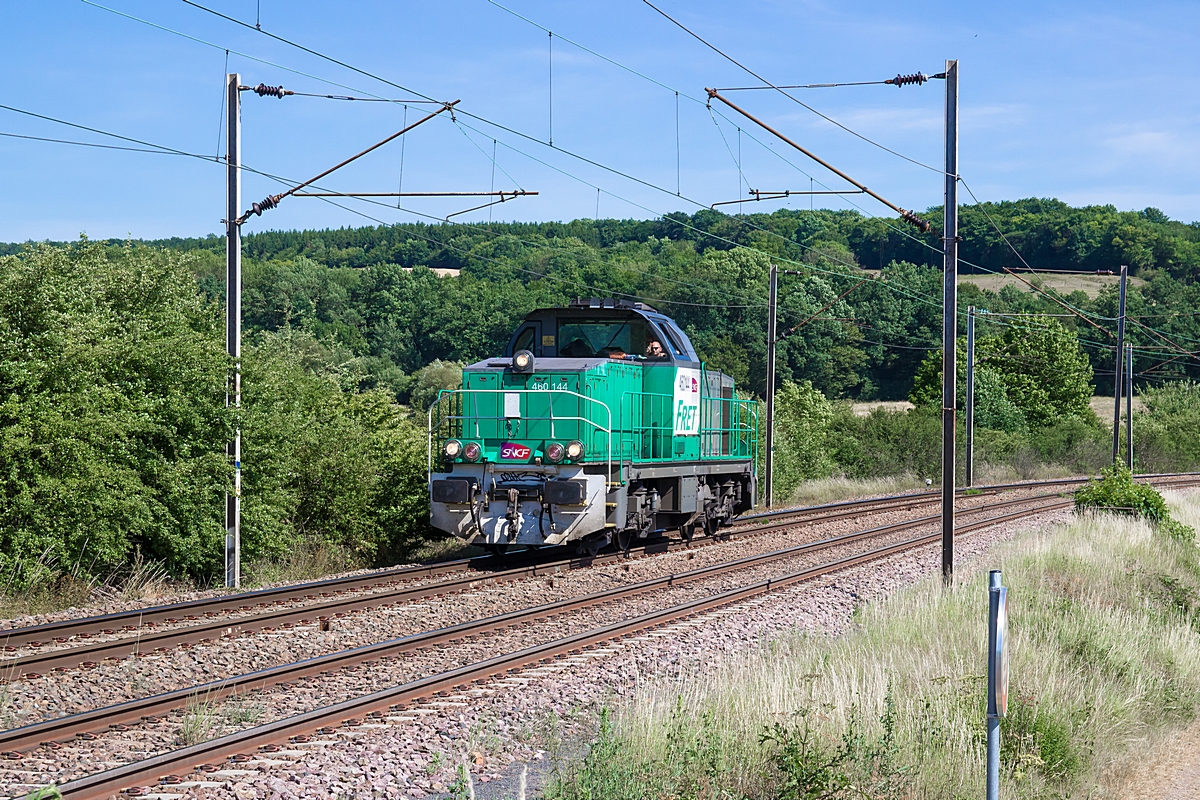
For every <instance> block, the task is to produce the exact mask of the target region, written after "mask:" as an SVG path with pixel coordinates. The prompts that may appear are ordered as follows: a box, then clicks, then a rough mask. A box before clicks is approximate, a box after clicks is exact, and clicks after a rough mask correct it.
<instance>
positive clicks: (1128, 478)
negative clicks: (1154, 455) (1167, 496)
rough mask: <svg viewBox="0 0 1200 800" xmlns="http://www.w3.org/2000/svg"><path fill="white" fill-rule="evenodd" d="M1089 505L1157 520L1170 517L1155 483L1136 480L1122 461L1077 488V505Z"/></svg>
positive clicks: (1085, 506) (1084, 507)
mask: <svg viewBox="0 0 1200 800" xmlns="http://www.w3.org/2000/svg"><path fill="white" fill-rule="evenodd" d="M1088 508H1093V509H1096V510H1099V511H1115V512H1117V513H1119V514H1128V515H1130V516H1135V517H1145V518H1146V519H1148V520H1150V521H1151V522H1156V523H1157V522H1162V521H1163V520H1165V519H1168V518H1169V517H1170V512H1169V511H1168V510H1167V504H1166V502H1165V501H1164V500H1163V496H1162V495H1161V494H1159V493H1158V492H1157V491H1156V490H1155V489H1154V487H1152V486H1148V485H1146V484H1144V483H1137V482H1135V481H1134V480H1133V475H1132V474H1131V473H1130V471H1129V470H1128V469H1127V468H1126V467H1125V466H1123V465H1121V464H1113V465H1112V466H1111V467H1109V468H1107V469H1106V470H1104V473H1103V475H1102V476H1101V477H1100V479H1099V480H1090V481H1088V482H1087V484H1086V485H1084V486H1081V487H1080V488H1079V489H1077V490H1076V491H1075V509H1076V510H1077V511H1082V510H1084V509H1088Z"/></svg>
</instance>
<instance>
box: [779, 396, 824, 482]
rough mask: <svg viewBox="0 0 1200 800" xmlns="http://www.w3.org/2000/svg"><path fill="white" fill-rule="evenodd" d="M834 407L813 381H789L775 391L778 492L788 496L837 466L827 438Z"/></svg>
mask: <svg viewBox="0 0 1200 800" xmlns="http://www.w3.org/2000/svg"><path fill="white" fill-rule="evenodd" d="M832 415H833V406H832V404H831V403H830V402H829V400H827V399H826V398H825V395H823V394H821V392H820V391H818V390H817V389H814V388H813V385H812V383H810V382H809V381H804V382H803V383H791V382H788V383H785V384H783V386H782V387H780V389H779V390H778V391H777V392H776V393H775V459H774V461H775V465H774V470H775V475H774V479H775V491H776V493H777V495H778V496H779V497H780V498H786V497H788V496H789V495H790V494H791V493H792V492H793V491H795V489H796V487H797V486H799V485H800V482H801V481H804V480H810V479H812V478H824V477H826V476H828V475H829V474H830V472H831V471H832V469H833V463H832V462H831V461H830V459H829V455H828V447H827V441H826V440H827V437H828V435H829V421H830V419H831V417H832Z"/></svg>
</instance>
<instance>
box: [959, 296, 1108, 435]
mask: <svg viewBox="0 0 1200 800" xmlns="http://www.w3.org/2000/svg"><path fill="white" fill-rule="evenodd" d="M976 352H977V355H978V359H979V363H980V364H982V365H986V366H987V368H989V369H991V370H993V371H995V372H996V374H997V375H999V376H1000V379H1001V380H1002V381H1003V383H1004V387H1005V391H1006V393H1007V395H1008V398H1009V399H1010V400H1011V401H1012V402H1013V403H1014V404H1015V405H1016V406H1017V408H1019V409H1020V410H1021V411H1022V413H1023V414H1024V415H1025V419H1026V420H1027V421H1028V423H1029V425H1030V427H1032V428H1039V427H1042V426H1045V425H1048V424H1050V423H1051V422H1053V421H1054V420H1056V419H1058V418H1061V417H1081V418H1089V417H1091V416H1093V415H1092V411H1091V408H1090V406H1089V405H1088V403H1089V401H1090V400H1091V397H1092V366H1091V364H1090V363H1089V362H1088V359H1087V356H1086V355H1085V354H1084V353H1083V350H1082V348H1081V347H1080V346H1079V339H1078V337H1077V336H1076V335H1075V332H1074V331H1071V330H1068V329H1067V328H1066V327H1065V326H1063V325H1062V323H1060V322H1059V321H1058V320H1056V319H1051V318H1040V319H1030V320H1017V321H1012V322H1010V323H1009V325H1008V327H1007V328H1005V330H1004V333H1002V334H1001V335H1000V336H997V337H987V338H984V339H981V340H980V341H979V342H977V351H976Z"/></svg>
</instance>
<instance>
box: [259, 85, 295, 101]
mask: <svg viewBox="0 0 1200 800" xmlns="http://www.w3.org/2000/svg"><path fill="white" fill-rule="evenodd" d="M254 93H255V94H256V95H258V96H259V97H278V98H280V99H282V98H283V96H284V95H289V94H295V92H290V91H288V90H287V89H284V88H283V87H282V86H267V85H266V84H265V83H260V84H259V85H258V86H255V87H254Z"/></svg>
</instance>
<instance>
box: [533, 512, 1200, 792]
mask: <svg viewBox="0 0 1200 800" xmlns="http://www.w3.org/2000/svg"><path fill="white" fill-rule="evenodd" d="M1168 501H1169V503H1170V504H1171V506H1172V514H1173V516H1175V517H1176V518H1177V519H1179V520H1180V521H1181V522H1182V523H1185V524H1190V525H1195V524H1196V523H1197V522H1198V521H1200V497H1198V496H1196V495H1191V496H1182V495H1178V494H1169V495H1168ZM987 566H998V567H1000V568H1002V569H1003V570H1004V579H1005V584H1006V585H1007V586H1008V587H1009V591H1010V594H1009V602H1010V623H1009V631H1010V636H1011V644H1010V647H1011V649H1010V653H1011V657H1012V682H1011V685H1010V692H1009V697H1010V705H1009V715H1008V717H1007V718H1006V719H1005V720H1004V722H1003V725H1002V730H1003V737H1004V746H1003V755H1002V759H1003V761H1002V781H1001V783H1002V791H1001V796H1002V797H1004V798H1067V797H1080V798H1082V797H1089V798H1101V797H1121V796H1122V790H1121V777H1122V775H1123V774H1124V773H1123V770H1125V769H1126V768H1127V767H1128V766H1129V765H1131V764H1132V763H1134V762H1135V761H1136V760H1137V759H1138V758H1139V757H1140V756H1141V755H1143V754H1144V753H1145V752H1146V751H1147V749H1148V748H1150V747H1151V746H1152V745H1153V743H1154V742H1156V741H1157V740H1158V739H1159V738H1160V737H1161V736H1163V735H1164V734H1166V733H1168V732H1170V731H1172V730H1175V729H1178V728H1181V727H1183V726H1185V725H1187V724H1188V723H1189V722H1190V721H1191V720H1192V719H1193V718H1194V717H1195V716H1196V712H1197V709H1198V708H1200V637H1198V636H1197V633H1200V561H1198V558H1197V550H1196V547H1195V545H1194V544H1191V543H1188V542H1183V541H1179V540H1177V539H1175V538H1172V537H1171V536H1169V535H1166V534H1165V533H1163V532H1160V531H1157V530H1156V529H1155V528H1154V527H1152V526H1151V525H1149V524H1147V523H1145V522H1142V521H1138V520H1134V519H1128V518H1118V517H1115V516H1111V515H1091V514H1088V515H1085V516H1082V517H1079V518H1078V519H1077V520H1076V521H1075V522H1073V523H1072V524H1070V525H1069V526H1066V527H1060V528H1057V529H1054V530H1049V531H1044V532H1031V533H1029V534H1027V535H1025V536H1024V537H1022V538H1020V539H1018V540H1017V541H1014V542H1012V543H1010V544H1008V545H1005V546H1002V547H999V548H997V550H995V551H993V554H992V555H991V556H989V557H988V558H987ZM986 609H987V591H986V574H985V573H984V572H983V571H982V565H981V568H980V569H979V570H976V571H975V572H974V573H971V574H963V575H960V582H959V585H958V586H957V587H956V588H955V589H953V590H951V591H946V590H943V588H942V587H941V585H940V580H929V581H925V582H923V583H920V584H918V585H916V586H914V587H911V588H909V589H906V590H902V591H899V592H897V593H896V594H894V595H893V596H892V597H891V598H889V599H888V600H886V601H883V602H879V603H876V604H872V605H870V606H866V607H864V608H862V609H860V611H859V613H858V614H857V615H856V621H857V625H856V627H855V629H854V630H853V631H852V632H851V633H849V634H847V635H845V636H841V637H837V638H829V637H823V636H815V635H801V634H795V635H792V636H788V637H784V638H782V639H780V640H777V641H775V642H772V643H770V644H769V645H768V646H765V647H763V648H761V649H758V650H756V651H755V652H752V653H747V654H744V655H742V656H740V657H738V658H731V659H727V660H724V661H716V662H714V663H711V664H707V665H705V668H704V670H703V673H702V674H701V673H699V672H696V673H694V674H689V675H685V676H683V677H680V678H678V679H675V680H671V681H666V682H657V683H653V684H650V685H646V686H643V687H642V688H641V689H639V691H638V692H637V693H636V695H635V696H634V697H633V698H632V700H631V701H629V702H628V703H626V704H623V705H621V706H619V707H617V708H616V709H614V710H613V712H612V713H611V715H610V716H607V717H606V719H605V720H604V722H603V724H602V729H601V734H600V737H599V741H598V742H597V743H596V744H595V746H594V747H593V749H592V751H591V753H590V754H589V756H588V757H587V759H586V760H585V761H584V762H583V763H581V764H577V765H575V766H574V767H570V768H564V769H563V770H562V772H561V775H560V780H559V783H558V784H557V785H556V786H554V787H552V789H551V791H550V794H549V796H552V797H558V798H569V799H570V800H584V799H585V798H601V797H604V798H606V799H609V798H611V800H621V798H627V799H628V800H635V798H637V799H638V800H640V798H644V797H655V798H662V799H663V800H668V799H669V798H679V800H683V799H684V798H695V799H696V800H701V799H702V798H705V799H707V798H713V799H714V800H715V799H716V798H779V799H780V800H791V799H792V798H796V799H797V800H798V799H799V798H813V799H814V800H815V798H829V799H830V800H834V799H835V798H858V799H860V800H861V798H884V797H888V798H890V797H903V798H913V799H914V800H916V799H918V798H921V799H923V798H946V800H957V798H968V797H981V796H982V795H983V775H984V744H985V723H984V688H985V683H986V681H985V667H984V659H983V651H984V645H985V642H986V627H985V624H986V615H987V611H986Z"/></svg>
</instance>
